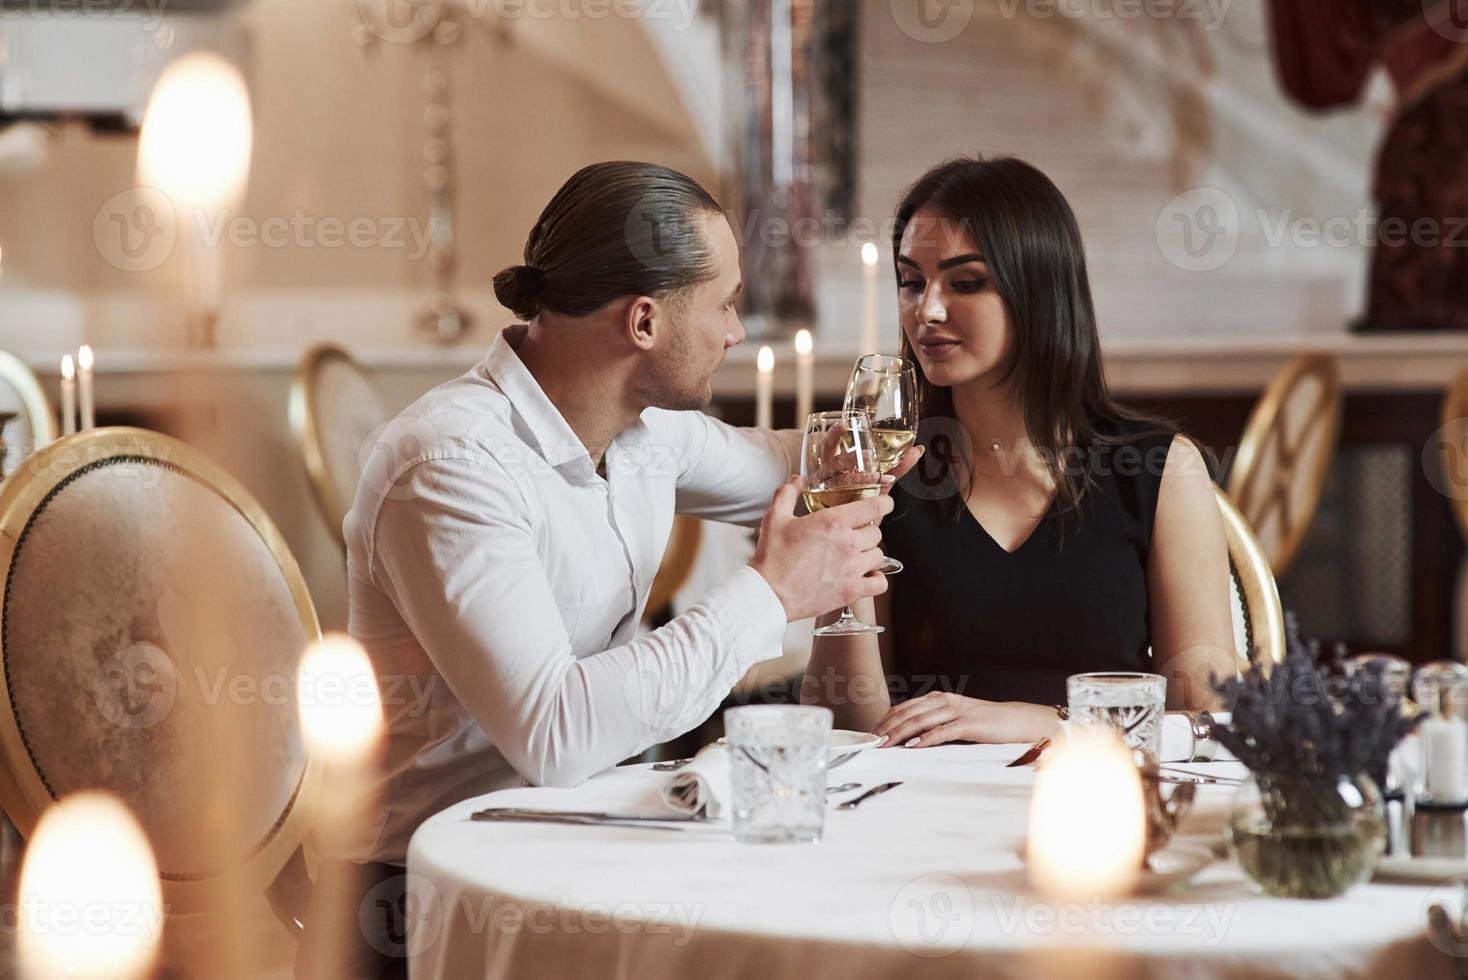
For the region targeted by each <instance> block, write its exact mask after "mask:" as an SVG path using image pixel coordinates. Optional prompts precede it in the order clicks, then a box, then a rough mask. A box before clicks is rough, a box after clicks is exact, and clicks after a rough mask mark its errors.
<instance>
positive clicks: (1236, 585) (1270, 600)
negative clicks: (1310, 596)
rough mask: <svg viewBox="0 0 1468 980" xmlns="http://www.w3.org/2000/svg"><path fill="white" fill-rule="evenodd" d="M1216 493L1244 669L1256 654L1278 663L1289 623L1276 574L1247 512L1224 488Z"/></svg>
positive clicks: (1236, 631) (1237, 646)
mask: <svg viewBox="0 0 1468 980" xmlns="http://www.w3.org/2000/svg"><path fill="white" fill-rule="evenodd" d="M1213 491H1214V496H1215V497H1216V498H1217V500H1218V511H1219V514H1220V515H1221V516H1222V517H1223V537H1224V540H1225V541H1226V542H1227V543H1228V564H1229V606H1230V612H1231V614H1232V616H1233V621H1234V644H1235V649H1236V651H1237V653H1238V655H1239V659H1240V661H1241V666H1240V669H1241V670H1248V669H1249V665H1250V664H1251V663H1252V660H1251V654H1252V653H1255V652H1257V653H1258V655H1259V657H1260V659H1261V660H1262V661H1263V662H1264V663H1266V664H1277V663H1279V662H1281V661H1282V660H1284V656H1285V622H1284V604H1283V603H1282V602H1281V601H1280V598H1279V586H1278V585H1277V584H1276V583H1275V580H1274V572H1273V571H1272V570H1271V569H1270V567H1269V559H1268V557H1267V556H1266V555H1265V553H1264V548H1263V546H1261V545H1260V544H1259V539H1258V538H1257V537H1255V536H1254V531H1253V529H1252V528H1251V527H1249V522H1248V520H1247V519H1246V518H1245V517H1244V515H1243V513H1242V512H1241V511H1240V510H1239V508H1238V507H1236V506H1235V505H1234V502H1233V500H1232V499H1230V497H1229V495H1228V494H1227V493H1226V492H1225V491H1224V490H1223V489H1222V488H1221V487H1217V486H1215V487H1214V488H1213Z"/></svg>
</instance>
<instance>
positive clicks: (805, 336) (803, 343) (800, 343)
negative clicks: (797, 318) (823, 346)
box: [795, 330, 813, 354]
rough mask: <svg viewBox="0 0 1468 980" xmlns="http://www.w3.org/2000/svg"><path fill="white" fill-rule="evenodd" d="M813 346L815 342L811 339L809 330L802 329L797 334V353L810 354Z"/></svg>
mask: <svg viewBox="0 0 1468 980" xmlns="http://www.w3.org/2000/svg"><path fill="white" fill-rule="evenodd" d="M812 346H813V343H812V341H811V339H810V331H809V330H801V331H800V332H799V333H797V334H796V335H795V353H797V354H809V353H810V352H811V348H812Z"/></svg>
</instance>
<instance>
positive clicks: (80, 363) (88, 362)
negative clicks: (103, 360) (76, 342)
mask: <svg viewBox="0 0 1468 980" xmlns="http://www.w3.org/2000/svg"><path fill="white" fill-rule="evenodd" d="M76 366H77V369H78V370H80V371H81V372H82V373H83V374H85V373H86V372H88V371H90V370H92V348H91V345H89V344H82V347H81V350H79V351H77V352H76Z"/></svg>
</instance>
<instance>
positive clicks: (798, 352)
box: [795, 330, 816, 429]
mask: <svg viewBox="0 0 1468 980" xmlns="http://www.w3.org/2000/svg"><path fill="white" fill-rule="evenodd" d="M815 403H816V355H815V345H814V344H813V342H812V341H811V337H810V331H809V330H801V331H800V332H799V333H797V334H796V335H795V427H796V428H797V429H803V428H805V420H806V417H807V416H809V415H810V413H811V412H812V411H813V410H814V408H815Z"/></svg>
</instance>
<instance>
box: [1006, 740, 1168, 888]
mask: <svg viewBox="0 0 1468 980" xmlns="http://www.w3.org/2000/svg"><path fill="white" fill-rule="evenodd" d="M1146 832H1147V830H1146V812H1145V810H1144V808H1143V802H1142V780H1141V776H1140V775H1139V774H1138V772H1137V767H1136V764H1135V763H1134V762H1133V761H1132V755H1131V752H1130V751H1129V750H1128V749H1127V748H1126V746H1125V745H1124V744H1123V743H1122V742H1121V740H1120V739H1118V738H1117V737H1116V736H1115V735H1114V734H1113V733H1111V732H1105V731H1102V732H1097V731H1090V730H1079V731H1075V732H1072V733H1071V736H1070V737H1069V738H1067V739H1065V740H1064V741H1062V742H1061V743H1060V744H1059V745H1057V746H1056V748H1055V750H1054V752H1053V753H1052V757H1051V758H1050V759H1049V760H1048V762H1047V763H1046V764H1045V766H1044V767H1043V768H1042V769H1041V770H1040V773H1039V776H1038V777H1037V778H1036V780H1035V790H1034V795H1033V796H1032V797H1031V799H1030V835H1029V843H1028V844H1027V845H1026V848H1027V855H1026V857H1027V860H1028V863H1029V869H1030V881H1031V882H1033V883H1034V885H1035V886H1036V888H1037V889H1038V890H1039V891H1041V892H1044V893H1046V894H1049V895H1055V896H1061V897H1072V898H1078V899H1086V900H1089V899H1092V898H1101V897H1105V896H1108V895H1119V894H1123V893H1125V892H1126V891H1128V890H1129V889H1130V888H1131V887H1132V885H1133V884H1135V882H1136V879H1137V875H1138V873H1139V872H1140V870H1141V866H1142V855H1143V852H1144V849H1145V846H1146Z"/></svg>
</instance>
